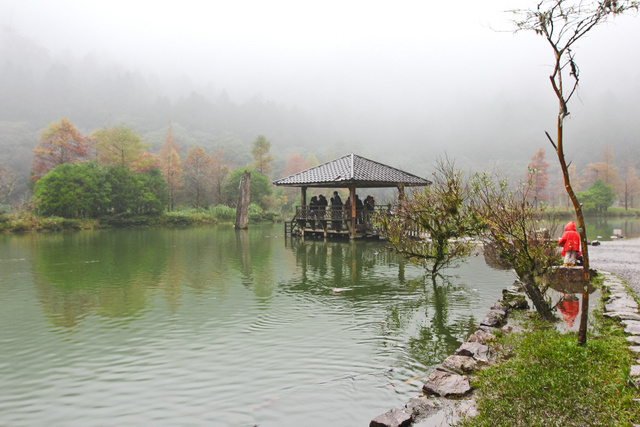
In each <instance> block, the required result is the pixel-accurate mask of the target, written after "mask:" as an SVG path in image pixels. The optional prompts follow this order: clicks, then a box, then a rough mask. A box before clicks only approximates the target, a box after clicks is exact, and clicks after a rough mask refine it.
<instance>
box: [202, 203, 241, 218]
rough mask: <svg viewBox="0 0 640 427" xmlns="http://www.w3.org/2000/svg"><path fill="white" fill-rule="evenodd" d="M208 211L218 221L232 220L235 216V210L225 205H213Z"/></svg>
mask: <svg viewBox="0 0 640 427" xmlns="http://www.w3.org/2000/svg"><path fill="white" fill-rule="evenodd" d="M209 211H210V212H211V214H212V215H213V217H214V218H216V219H217V220H220V221H233V220H234V219H235V218H236V210H235V209H233V208H231V207H229V206H226V205H217V206H214V207H213V208H211V209H210V210H209Z"/></svg>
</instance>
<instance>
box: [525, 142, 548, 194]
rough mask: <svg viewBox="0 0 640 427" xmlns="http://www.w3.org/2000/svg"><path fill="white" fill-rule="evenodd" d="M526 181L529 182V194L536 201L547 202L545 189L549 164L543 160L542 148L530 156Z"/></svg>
mask: <svg viewBox="0 0 640 427" xmlns="http://www.w3.org/2000/svg"><path fill="white" fill-rule="evenodd" d="M526 181H527V182H531V194H530V197H532V198H533V199H534V200H536V201H541V202H546V201H547V200H548V197H547V193H546V189H547V183H548V182H549V162H547V161H546V160H545V152H544V147H540V149H539V150H538V151H536V153H535V154H534V155H533V156H531V162H530V163H529V167H528V172H527V176H526Z"/></svg>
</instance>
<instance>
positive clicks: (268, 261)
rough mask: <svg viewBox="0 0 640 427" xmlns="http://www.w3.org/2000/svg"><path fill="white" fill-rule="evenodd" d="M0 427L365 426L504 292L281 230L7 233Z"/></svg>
mask: <svg viewBox="0 0 640 427" xmlns="http://www.w3.org/2000/svg"><path fill="white" fill-rule="evenodd" d="M0 271H1V272H2V274H1V275H0V348H1V349H2V351H1V352H0V384H1V385H2V386H1V387H0V425H7V426H25V425H29V426H31V425H48V426H74V425H77V426H98V425H100V426H104V425H148V424H149V425H167V426H168V425H172V426H174V425H193V426H200V425H202V426H253V425H259V426H263V427H264V426H300V425H305V426H326V425H331V426H355V425H368V423H369V421H370V420H371V419H372V418H374V417H375V416H377V415H379V414H381V413H383V412H386V411H387V410H388V409H390V408H391V407H394V406H397V407H401V406H402V405H403V404H404V403H405V402H406V401H408V400H409V399H410V398H411V397H414V396H415V395H417V394H419V392H420V387H421V386H422V383H423V381H424V379H423V378H419V377H420V376H423V375H424V374H425V373H426V372H427V371H428V370H429V369H430V367H432V366H434V365H436V364H439V363H440V362H442V360H443V359H445V358H446V357H447V356H448V355H449V354H451V353H452V352H453V351H454V350H455V349H456V348H457V347H458V346H459V345H460V344H461V342H463V341H464V340H465V339H466V338H467V336H468V335H469V333H470V332H472V331H473V330H475V325H476V324H477V323H478V322H479V320H481V319H482V318H483V317H484V314H485V313H486V312H487V310H488V309H489V307H490V306H491V305H492V304H493V303H494V302H495V301H496V300H498V299H499V298H500V296H501V290H502V289H503V288H504V287H506V286H508V285H510V284H511V283H512V282H513V280H514V276H513V274H512V273H511V272H508V271H501V270H496V269H493V268H491V267H489V266H488V265H487V264H486V263H485V260H484V259H483V257H482V256H477V257H472V258H470V259H469V260H468V262H467V263H465V264H463V265H462V266H461V267H459V268H457V269H455V270H452V271H450V273H451V274H455V277H453V278H451V279H450V280H449V282H448V283H446V284H444V283H440V284H439V285H438V286H435V287H434V286H433V285H432V284H431V282H430V281H426V282H425V280H424V277H423V271H422V270H421V269H420V268H417V267H415V266H413V265H411V264H408V263H406V262H404V261H403V260H402V259H401V258H399V257H398V256H396V255H394V254H392V253H390V252H388V251H386V250H385V248H384V244H383V243H381V242H364V241H355V242H349V241H322V240H318V241H301V240H295V239H290V238H285V237H284V236H283V226H282V224H274V225H260V226H251V228H250V229H249V230H248V231H247V230H245V231H239V232H236V231H235V230H233V228H232V227H231V226H216V227H202V228H185V229H161V228H157V229H156V228H148V229H127V230H101V231H80V232H72V233H49V234H45V233H40V234H37V233H33V234H23V235H20V234H4V235H0Z"/></svg>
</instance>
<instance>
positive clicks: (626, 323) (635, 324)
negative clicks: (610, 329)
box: [620, 319, 640, 328]
mask: <svg viewBox="0 0 640 427" xmlns="http://www.w3.org/2000/svg"><path fill="white" fill-rule="evenodd" d="M620 323H621V324H622V325H624V326H633V327H638V328H640V321H637V320H626V319H625V320H623V321H621V322H620Z"/></svg>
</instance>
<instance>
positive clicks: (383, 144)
mask: <svg viewBox="0 0 640 427" xmlns="http://www.w3.org/2000/svg"><path fill="white" fill-rule="evenodd" d="M535 4H536V2H535V1H524V0H511V1H506V0H487V1H483V2H479V1H477V0H462V1H458V2H455V3H447V2H432V1H424V0H423V1H414V0H410V1H400V2H394V3H391V2H375V1H374V2H372V1H360V0H358V1H344V0H342V1H323V2H301V1H284V0H271V1H225V2H221V1H211V2H205V1H197V0H183V1H168V0H154V1H146V0H145V1H143V0H110V1H108V2H107V1H82V0H76V1H74V0H56V1H54V2H52V1H50V0H28V1H25V0H4V1H3V2H2V3H0V24H2V25H4V26H5V27H8V28H11V29H12V31H13V32H12V34H13V36H11V37H9V38H8V39H6V40H5V43H9V44H11V43H13V41H12V37H22V38H26V39H29V40H32V41H33V42H34V44H35V45H36V46H38V47H42V48H43V49H45V50H46V51H47V54H48V55H49V56H50V58H52V59H51V61H52V62H56V61H59V62H66V63H72V62H73V61H75V62H76V63H83V61H84V63H85V65H86V63H87V61H88V59H87V58H90V59H91V61H95V63H96V64H98V65H95V67H97V68H99V69H101V70H106V69H108V67H114V70H115V71H114V72H120V73H122V72H124V71H127V72H131V73H133V75H134V76H141V79H142V80H144V81H145V82H146V84H147V85H152V86H153V87H152V88H151V89H149V90H151V91H153V92H154V94H153V97H157V98H161V97H167V98H168V99H170V100H171V102H177V101H178V100H179V99H180V98H181V97H188V96H189V95H190V94H192V93H197V94H199V95H202V96H204V97H206V98H209V99H214V98H215V99H219V97H220V96H222V97H226V96H228V99H229V101H230V102H231V103H233V105H236V106H242V105H246V104H247V103H250V102H252V100H253V101H255V102H260V103H261V105H272V106H275V107H277V108H280V109H281V110H286V111H295V112H296V114H297V115H293V116H291V117H304V126H302V125H300V126H301V127H302V128H296V126H295V125H294V124H291V123H290V122H291V119H289V122H288V124H283V123H279V124H277V125H276V124H274V123H271V124H270V125H269V126H268V127H264V128H261V126H260V125H255V124H251V125H249V124H246V126H244V127H243V128H242V130H238V129H239V128H238V127H236V128H234V129H224V128H220V127H218V128H217V129H216V132H218V133H219V134H220V135H222V134H224V133H225V132H226V133H228V132H229V131H232V132H234V133H235V134H236V135H237V138H238V139H240V140H242V141H243V142H244V144H248V143H250V142H251V140H252V139H253V138H255V136H257V134H264V135H265V136H267V138H268V139H270V140H271V142H272V150H273V151H274V153H275V154H278V155H280V157H281V158H283V159H284V160H286V158H285V157H286V156H287V155H288V154H290V153H291V152H295V151H299V152H300V153H301V154H303V155H305V154H307V153H310V152H314V153H315V154H316V155H317V156H318V158H319V159H320V160H321V161H323V160H329V158H328V157H331V156H340V155H343V154H346V153H347V152H350V151H355V152H357V153H358V154H361V155H363V156H365V157H369V158H372V159H374V160H380V161H385V160H388V161H389V162H390V163H391V164H393V165H395V166H399V167H407V168H408V169H410V170H412V171H413V172H416V173H419V174H421V175H425V173H426V171H427V170H428V169H429V168H428V166H427V165H431V164H432V163H433V161H434V159H435V158H437V157H439V156H442V155H444V154H445V153H447V154H448V155H450V156H452V157H454V158H456V159H459V162H460V163H461V164H463V165H473V166H474V167H476V168H483V167H490V166H491V165H496V164H497V165H504V167H505V168H506V169H517V168H523V167H525V166H526V164H527V163H528V161H529V158H530V156H531V155H532V154H533V153H534V152H535V151H536V150H537V149H538V148H539V147H541V146H544V147H546V148H547V150H548V152H550V151H551V146H550V144H549V143H548V141H547V140H546V137H545V136H544V131H545V130H548V131H550V132H551V131H553V130H554V126H555V117H556V114H557V101H556V99H555V97H554V95H553V92H552V90H551V87H550V84H549V79H548V76H549V73H550V66H549V64H551V62H552V60H553V56H552V51H551V49H550V48H549V47H548V45H547V44H546V42H545V40H544V39H543V38H541V37H538V36H535V35H533V34H528V33H517V34H513V33H512V31H511V30H512V28H513V27H512V25H511V23H510V19H511V15H510V14H508V13H506V12H505V11H506V10H508V9H517V8H530V7H534V6H535ZM639 24H640V21H638V18H636V17H634V16H625V17H620V18H616V19H615V20H613V21H612V22H611V23H609V24H605V25H601V26H600V27H597V28H595V29H594V30H593V31H592V32H591V33H590V34H589V35H588V36H587V37H586V38H584V39H583V41H581V42H580V44H579V45H578V46H576V48H575V49H574V50H575V52H576V54H577V56H576V60H577V62H578V65H579V66H580V68H581V89H580V93H579V98H575V99H574V101H573V102H572V104H570V111H571V116H570V120H569V121H568V122H567V124H566V132H567V154H568V157H569V158H570V160H575V162H576V163H577V164H578V165H579V166H581V167H582V166H584V164H586V163H587V162H593V161H598V160H599V154H600V152H601V151H602V149H603V148H604V146H605V145H606V144H610V145H611V146H612V147H613V149H614V152H615V153H616V155H617V156H624V155H625V154H624V153H625V150H629V149H631V150H632V151H631V153H632V155H633V156H635V158H638V157H639V156H640V151H638V141H639V139H640V138H639V137H640V125H639V124H638V120H637V115H638V112H639V111H640V101H639V100H640V68H639V67H638V62H639V60H640V57H639V56H638V55H637V53H636V51H637V46H640V25H639ZM7 51H8V50H7V49H6V46H5V52H7ZM19 54H20V52H17V53H16V52H14V55H19ZM14 59H15V58H14ZM85 77H86V78H87V79H91V78H92V76H90V75H87V76H85ZM2 102H3V103H6V102H12V101H11V100H8V99H4V100H3V101H2ZM65 114H66V113H65V111H64V110H63V109H61V111H60V114H58V115H52V116H51V117H48V118H47V117H43V118H41V122H44V123H40V122H39V123H38V125H42V124H44V125H45V126H46V123H48V122H51V121H54V120H58V119H59V118H60V117H62V116H64V115H65ZM120 117H121V114H118V107H117V106H112V107H110V108H109V109H108V111H106V112H105V117H104V119H103V120H104V124H106V123H108V122H109V120H114V118H120ZM287 117H289V116H287ZM70 119H71V120H72V121H73V122H74V123H76V122H80V123H76V124H78V126H79V127H84V128H85V129H84V130H85V131H90V130H92V129H89V128H90V127H91V126H95V125H96V123H89V121H87V122H86V123H81V122H82V119H81V118H74V117H70ZM168 119H169V120H171V121H172V122H173V123H175V124H176V125H177V126H182V127H183V128H184V139H185V140H186V141H187V142H188V143H191V144H193V143H200V141H198V137H197V135H196V134H195V133H194V129H192V128H190V127H189V125H187V124H186V123H180V121H178V120H177V119H176V118H175V117H168ZM0 120H7V118H6V117H5V118H0ZM12 120H17V118H16V117H14V118H12ZM23 120H29V119H28V117H25V118H24V119H23ZM265 121H267V122H268V120H266V119H265ZM104 124H102V125H104ZM163 126H164V128H166V122H165V123H163ZM276 126H278V127H276ZM164 128H154V127H153V126H148V127H147V128H146V129H136V130H138V131H139V132H142V133H145V136H146V137H147V138H150V139H153V135H161V134H162V131H163V130H164ZM270 131H271V133H270ZM154 132H155V133H154ZM218 136H219V135H218ZM179 142H180V141H179ZM35 143H36V141H34V142H33V145H35ZM201 145H202V144H201ZM31 148H33V147H30V149H31ZM284 160H281V161H284Z"/></svg>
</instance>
